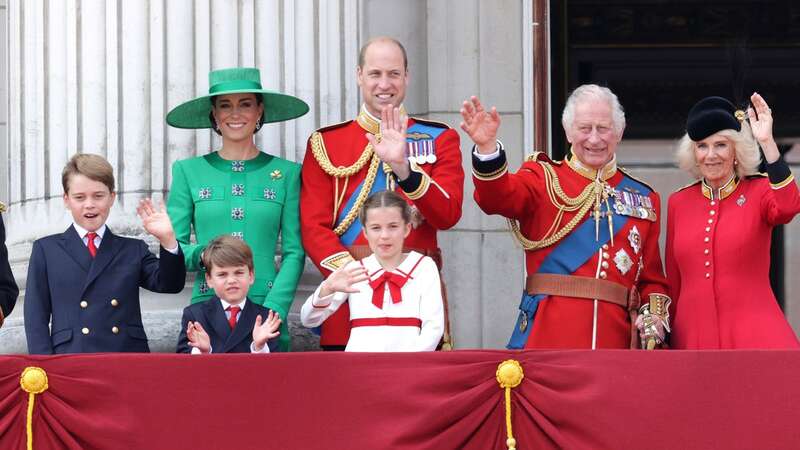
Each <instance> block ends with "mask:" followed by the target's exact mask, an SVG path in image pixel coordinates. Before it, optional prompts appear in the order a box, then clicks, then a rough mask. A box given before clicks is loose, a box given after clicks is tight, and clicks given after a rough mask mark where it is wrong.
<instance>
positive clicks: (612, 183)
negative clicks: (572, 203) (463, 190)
mask: <svg viewBox="0 0 800 450" xmlns="http://www.w3.org/2000/svg"><path fill="white" fill-rule="evenodd" d="M545 166H548V167H550V168H551V169H552V172H549V171H548V170H546V168H545ZM546 172H548V173H552V174H554V177H555V179H557V184H558V185H560V188H561V190H562V191H563V194H565V195H566V196H568V197H573V198H574V197H578V196H579V195H580V194H581V193H582V192H583V191H584V189H586V188H587V186H589V185H590V184H593V183H595V180H598V181H597V182H598V183H604V184H605V185H606V186H607V189H612V190H613V189H619V191H616V192H617V195H618V200H617V202H616V203H614V204H613V206H614V208H616V207H619V208H621V210H622V211H623V212H624V213H625V214H622V213H614V214H611V216H612V220H613V222H616V227H615V228H614V230H615V231H614V233H613V243H612V242H611V240H610V239H609V238H610V237H611V234H610V233H609V223H608V216H609V214H607V213H606V212H605V211H603V213H602V215H601V217H600V220H599V222H598V223H597V224H595V219H594V213H593V208H592V210H589V212H588V213H584V217H579V218H577V219H576V220H577V222H576V223H575V224H574V225H575V226H574V227H573V228H572V229H571V230H570V231H569V233H567V234H566V235H564V236H562V237H561V238H560V239H557V241H556V242H554V243H552V244H550V245H546V246H543V247H542V248H538V249H531V250H526V252H525V262H526V269H527V273H528V275H531V274H536V273H559V272H558V271H557V270H553V268H554V267H556V268H557V267H560V266H559V265H558V264H552V261H553V260H554V259H555V258H557V257H556V254H555V252H560V253H561V254H564V255H565V256H564V258H566V259H570V258H573V256H575V255H578V254H584V255H586V259H577V261H579V262H576V263H575V265H576V266H577V267H576V268H570V269H564V270H563V271H562V272H561V274H563V275H576V276H583V277H591V278H597V279H605V280H608V281H613V282H615V283H618V284H619V285H622V286H624V287H625V288H628V289H630V288H634V287H635V288H637V289H638V291H639V293H640V294H641V297H642V299H647V298H648V296H649V295H650V294H665V293H666V280H665V278H664V274H663V268H662V265H661V256H660V254H659V251H658V236H659V232H660V230H659V219H660V199H659V196H658V194H657V193H656V192H655V191H653V190H652V189H650V188H649V187H647V186H646V185H644V184H643V183H641V182H637V181H636V180H633V179H632V178H631V177H630V176H629V175H627V174H626V173H624V172H622V171H621V170H618V169H617V166H616V160H614V161H612V162H610V163H609V164H607V165H606V166H605V167H604V168H603V169H602V170H601V171H600V173H599V174H598V173H597V171H596V170H593V169H590V168H588V167H585V166H583V165H582V164H581V163H580V162H579V161H578V160H577V159H576V158H574V157H573V158H572V159H570V160H565V161H559V162H552V161H550V160H549V159H548V158H547V157H546V156H545V155H544V154H542V153H538V154H536V156H535V157H531V158H529V159H528V160H527V161H526V162H525V163H524V164H523V165H522V167H521V168H520V170H519V171H518V172H517V173H515V174H511V173H508V171H507V163H506V158H505V152H503V151H501V152H500V156H499V157H498V158H495V159H492V160H489V161H480V160H479V159H478V158H477V157H474V156H473V181H474V183H475V201H476V202H477V203H478V205H479V206H480V208H481V209H482V210H483V211H484V212H486V213H487V214H500V215H502V216H505V217H507V218H510V219H515V220H517V221H519V231H520V232H521V234H522V235H523V236H524V238H526V239H528V240H542V239H543V238H544V237H546V236H551V235H553V232H554V230H559V229H563V228H568V225H569V224H570V221H571V220H572V219H573V218H576V216H577V215H578V214H579V212H580V211H579V210H578V211H572V212H563V217H562V218H561V220H560V222H557V223H554V221H555V220H556V217H557V216H558V215H559V211H560V209H559V207H558V206H557V205H556V203H558V201H556V202H554V201H553V200H552V199H553V198H554V196H557V194H554V191H553V187H554V182H553V177H552V176H549V175H548V174H546ZM548 179H549V180H550V181H548ZM548 186H550V188H548ZM551 194H552V195H551ZM617 203H619V204H617ZM606 206H608V205H606ZM614 208H612V210H614ZM587 222H589V223H587ZM613 222H612V223H613ZM587 227H588V230H587ZM596 227H597V228H596ZM568 229H569V228H568ZM579 231H583V232H584V234H586V232H587V231H588V233H589V238H588V239H586V238H585V236H584V239H583V240H576V239H571V237H572V235H576V234H577V233H578V232H579ZM595 233H597V235H603V234H605V235H606V239H607V241H605V242H604V241H603V240H602V239H601V240H600V241H597V239H596V234H595ZM575 237H576V238H577V237H578V236H575ZM562 245H563V246H564V247H562ZM596 303H597V311H596V312H595V308H594V304H595V302H594V301H592V300H590V299H583V298H576V297H564V296H558V295H545V296H541V300H540V301H539V302H538V307H537V308H536V309H535V310H534V311H533V314H535V316H534V317H532V318H531V320H533V319H534V318H535V320H533V323H532V325H531V324H529V323H528V316H525V314H526V311H527V309H525V308H528V307H527V306H525V297H523V302H522V304H521V305H520V309H521V312H520V319H518V321H517V325H516V327H515V332H514V334H513V335H512V339H511V342H510V343H509V348H519V347H522V346H524V347H526V348H592V347H593V340H594V339H596V341H595V342H594V347H595V348H629V347H630V345H631V322H630V315H629V311H628V310H626V309H625V308H623V307H621V306H619V305H617V304H614V303H610V302H606V301H602V300H600V301H597V302H596ZM523 316H524V317H523ZM595 321H596V326H595ZM523 329H525V330H524V331H523Z"/></svg>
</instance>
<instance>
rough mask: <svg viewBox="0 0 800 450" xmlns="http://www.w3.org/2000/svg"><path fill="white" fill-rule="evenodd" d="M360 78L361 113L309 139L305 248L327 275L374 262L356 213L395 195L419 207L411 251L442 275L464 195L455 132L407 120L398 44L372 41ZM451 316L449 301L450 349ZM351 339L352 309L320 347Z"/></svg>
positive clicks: (334, 319) (362, 57) (405, 77)
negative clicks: (369, 201)
mask: <svg viewBox="0 0 800 450" xmlns="http://www.w3.org/2000/svg"><path fill="white" fill-rule="evenodd" d="M356 76H357V79H358V86H359V87H360V89H361V96H362V98H363V99H364V103H363V104H362V105H361V110H360V112H359V114H358V116H357V117H356V118H355V119H354V120H349V121H347V122H343V123H339V124H335V125H331V126H328V127H325V128H321V129H319V130H317V131H316V132H315V133H314V134H312V135H311V137H310V138H309V140H308V146H307V148H306V154H305V159H304V161H303V187H302V192H301V196H300V197H301V208H300V216H301V223H302V227H303V244H304V246H305V248H306V251H307V252H308V255H309V257H310V258H311V260H312V261H313V262H314V264H315V265H316V266H317V268H319V270H320V272H321V273H322V275H323V276H325V277H327V276H328V275H330V274H331V272H333V271H335V270H336V269H338V268H340V267H343V266H345V265H346V264H347V263H349V262H350V261H352V260H353V259H361V258H362V257H365V256H367V255H369V254H370V251H369V247H367V245H366V244H367V241H366V239H365V237H364V235H363V233H361V229H362V225H361V223H360V222H359V221H358V220H357V219H356V216H357V214H358V211H359V209H360V208H361V206H362V205H363V203H364V200H365V199H366V198H367V196H368V195H369V194H370V193H371V192H376V191H380V190H387V189H388V190H393V191H395V192H397V193H398V194H400V195H401V196H402V197H403V198H404V199H406V201H407V202H408V203H409V204H410V205H411V206H412V215H413V217H412V230H411V233H410V234H409V236H408V238H407V239H406V240H405V245H406V249H407V250H414V251H416V252H418V253H420V254H423V255H426V256H430V257H431V258H432V259H434V261H436V262H437V264H438V265H439V267H440V269H441V253H440V251H439V245H438V241H437V236H436V234H437V231H438V230H445V229H448V228H450V227H452V226H453V225H455V224H456V222H458V220H459V219H460V218H461V203H462V199H463V195H464V194H463V189H464V171H463V169H462V167H461V151H460V148H459V145H460V144H459V136H458V133H457V132H456V131H455V130H453V129H451V128H450V127H448V126H447V125H445V124H442V123H439V122H432V121H429V120H422V119H418V118H409V117H407V116H406V111H405V108H404V107H403V100H404V99H405V94H406V88H407V87H408V84H409V80H410V75H409V71H408V59H407V56H406V51H405V49H404V48H403V46H402V44H400V42H398V41H397V40H395V39H392V38H388V37H376V38H373V39H370V40H369V41H368V42H367V43H366V44H365V45H364V46H363V47H362V48H361V52H360V53H359V62H358V67H357V68H356ZM388 122H391V124H388ZM446 314H447V306H446V304H445V334H444V341H445V342H444V345H445V346H449V345H450V344H451V340H450V335H449V333H448V321H447V316H446ZM349 335H350V326H349V312H348V305H347V303H345V304H344V305H342V306H341V307H340V308H339V309H338V311H337V312H336V313H335V314H333V315H332V316H331V317H329V318H328V319H326V320H325V322H324V323H323V324H322V329H321V339H320V343H321V344H322V346H323V348H324V349H326V350H343V349H344V347H345V344H347V341H348V337H349Z"/></svg>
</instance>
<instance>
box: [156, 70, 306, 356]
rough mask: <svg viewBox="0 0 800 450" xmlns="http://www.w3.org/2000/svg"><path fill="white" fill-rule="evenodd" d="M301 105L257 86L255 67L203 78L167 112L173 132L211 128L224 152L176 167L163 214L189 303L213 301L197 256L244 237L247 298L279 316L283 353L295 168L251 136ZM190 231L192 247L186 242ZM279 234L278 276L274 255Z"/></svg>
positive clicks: (290, 295)
mask: <svg viewBox="0 0 800 450" xmlns="http://www.w3.org/2000/svg"><path fill="white" fill-rule="evenodd" d="M306 112H308V105H307V104H306V103H305V102H303V101H302V100H300V99H298V98H296V97H293V96H290V95H285V94H280V93H277V92H271V91H267V90H264V89H262V88H261V76H260V73H259V71H258V69H252V68H232V69H222V70H215V71H212V72H211V73H210V74H209V93H208V95H205V96H202V97H199V98H196V99H193V100H190V101H188V102H186V103H183V104H181V105H179V106H177V107H175V108H174V109H173V110H172V111H170V112H169V114H167V123H168V124H170V125H172V126H173V127H177V128H212V129H213V130H214V131H215V132H216V133H217V134H219V135H220V136H222V148H221V149H219V150H218V151H215V152H212V153H209V154H207V155H204V156H198V157H195V158H189V159H185V160H181V161H176V162H175V164H173V166H172V187H171V188H170V193H169V198H168V201H167V211H168V213H169V216H170V218H171V219H172V223H173V226H174V228H175V233H176V235H177V238H178V241H180V243H181V248H182V249H183V252H184V254H185V256H186V270H188V271H195V272H196V277H195V283H194V288H193V290H192V303H197V302H202V301H205V300H208V299H209V298H211V296H212V295H213V294H214V291H213V290H211V289H209V287H208V286H207V285H206V283H205V271H204V268H203V267H202V265H201V262H200V255H201V254H202V252H203V249H204V248H205V246H206V244H207V243H208V242H209V241H210V240H212V239H214V238H215V237H217V236H219V235H221V234H231V235H233V236H235V237H238V238H240V239H243V240H244V241H245V242H247V243H248V244H249V245H250V247H251V248H252V249H253V258H254V263H255V283H254V284H253V286H251V288H250V292H249V295H248V297H249V298H250V300H252V301H254V302H256V303H258V304H261V305H264V306H266V307H267V308H270V309H272V310H274V311H276V312H278V313H279V314H280V316H281V318H282V319H283V324H282V325H281V336H280V348H281V350H283V351H286V350H288V349H289V331H288V327H287V325H286V324H287V317H288V313H289V307H290V306H291V304H292V300H293V299H294V293H295V289H296V288H297V282H298V280H299V279H300V275H301V274H302V272H303V265H304V263H305V254H304V252H303V247H302V243H301V240H300V212H299V207H300V204H299V199H300V165H299V164H297V163H294V162H291V161H287V160H285V159H282V158H279V157H276V156H272V155H268V154H267V153H264V152H262V151H260V150H259V149H258V148H257V147H256V145H255V142H254V134H255V133H257V132H258V130H259V129H260V128H261V126H262V125H263V124H265V123H271V122H280V121H284V120H290V119H294V118H296V117H300V116H302V115H303V114H305V113H306ZM192 231H194V235H195V243H192V242H190V236H191V234H192ZM278 235H280V236H281V256H282V258H281V264H280V270H277V269H276V267H275V250H276V245H277V242H278Z"/></svg>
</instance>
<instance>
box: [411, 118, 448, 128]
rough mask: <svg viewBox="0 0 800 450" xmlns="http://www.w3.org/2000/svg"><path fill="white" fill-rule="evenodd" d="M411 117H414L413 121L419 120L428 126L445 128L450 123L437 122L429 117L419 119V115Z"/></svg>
mask: <svg viewBox="0 0 800 450" xmlns="http://www.w3.org/2000/svg"><path fill="white" fill-rule="evenodd" d="M412 119H414V122H419V123H421V124H424V125H428V126H429V127H434V128H445V129H449V128H450V125H448V124H446V123H444V122H437V121H435V120H429V119H420V118H419V117H412Z"/></svg>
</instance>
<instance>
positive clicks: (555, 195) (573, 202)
mask: <svg viewBox="0 0 800 450" xmlns="http://www.w3.org/2000/svg"><path fill="white" fill-rule="evenodd" d="M539 164H540V165H541V166H542V168H543V169H544V176H545V186H547V196H548V197H549V199H550V203H552V204H553V206H555V207H556V208H558V214H556V217H555V219H553V224H552V225H550V229H549V230H547V233H545V235H544V237H543V238H542V239H540V240H536V241H534V240H530V239H528V238H526V237H525V236H524V235H523V234H522V231H520V229H519V222H517V221H516V220H515V219H506V220H507V221H508V227H509V229H510V230H511V234H512V235H513V236H514V238H515V239H516V240H517V242H519V244H520V245H521V246H522V247H523V248H524V249H525V250H538V249H541V248H545V247H549V246H551V245H553V244H555V243H556V242H558V241H560V240H561V239H562V238H563V237H564V236H566V235H567V234H569V233H571V232H572V230H574V229H575V227H576V226H577V225H578V223H579V222H580V221H581V220H582V219H583V217H584V216H585V215H586V213H587V212H589V210H590V209H592V207H594V209H595V210H597V211H598V212H599V207H600V202H601V201H602V199H604V194H603V193H604V186H603V183H602V182H600V181H594V182H592V183H591V184H589V185H588V186H586V187H585V188H584V189H583V192H581V193H580V195H578V196H577V197H570V196H568V195H567V194H566V193H565V192H564V190H563V189H562V188H561V184H560V183H559V182H558V174H556V172H555V170H553V167H552V166H551V165H550V164H548V163H546V162H543V161H539ZM572 211H578V213H577V214H575V217H573V218H572V220H570V221H569V222H568V223H567V224H566V225H564V226H563V227H561V228H560V229H559V226H560V225H561V220H562V219H563V217H564V213H565V212H572Z"/></svg>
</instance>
